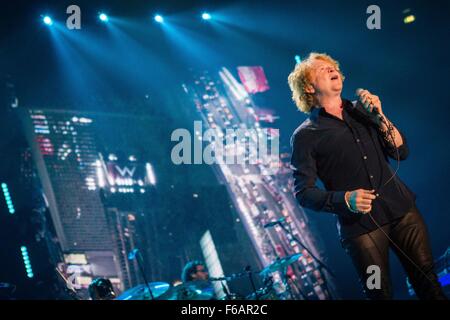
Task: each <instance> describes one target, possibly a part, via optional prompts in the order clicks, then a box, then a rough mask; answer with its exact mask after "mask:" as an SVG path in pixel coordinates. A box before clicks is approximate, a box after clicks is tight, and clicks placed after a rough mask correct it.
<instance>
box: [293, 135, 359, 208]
mask: <svg viewBox="0 0 450 320" xmlns="http://www.w3.org/2000/svg"><path fill="white" fill-rule="evenodd" d="M314 144H315V141H314V139H313V137H311V135H310V134H304V133H303V132H301V131H299V132H296V133H294V135H293V136H292V138H291V146H292V157H291V169H292V170H293V177H294V194H295V197H296V199H297V201H298V203H299V204H300V205H301V206H302V207H305V208H308V209H312V210H314V211H325V212H330V213H335V214H338V215H343V216H346V217H349V216H354V214H353V213H352V212H351V211H350V210H349V209H348V208H347V205H346V203H345V198H344V196H345V192H346V191H327V190H323V189H320V188H319V187H317V185H316V181H317V177H318V175H317V167H316V159H315V152H314Z"/></svg>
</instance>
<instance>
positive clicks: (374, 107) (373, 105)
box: [356, 88, 384, 122]
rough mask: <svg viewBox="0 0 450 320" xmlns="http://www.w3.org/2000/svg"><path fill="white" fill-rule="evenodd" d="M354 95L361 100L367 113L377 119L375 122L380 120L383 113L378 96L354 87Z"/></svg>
mask: <svg viewBox="0 0 450 320" xmlns="http://www.w3.org/2000/svg"><path fill="white" fill-rule="evenodd" d="M356 95H357V96H358V100H359V101H360V102H361V104H362V106H363V107H364V110H365V111H366V112H367V114H368V115H370V116H372V117H376V119H377V120H378V121H377V122H379V121H381V119H382V118H383V117H384V114H383V109H382V108H381V101H380V98H379V97H378V96H376V95H374V94H371V93H370V92H369V91H367V90H365V89H361V88H359V89H356Z"/></svg>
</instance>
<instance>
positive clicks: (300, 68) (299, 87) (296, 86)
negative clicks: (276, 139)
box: [288, 52, 345, 113]
mask: <svg viewBox="0 0 450 320" xmlns="http://www.w3.org/2000/svg"><path fill="white" fill-rule="evenodd" d="M316 59H317V60H323V61H326V62H329V63H331V64H332V65H334V67H335V68H336V70H337V71H338V72H339V73H340V74H341V77H342V80H344V79H345V77H344V75H343V74H342V72H341V70H340V69H339V62H337V61H336V60H334V59H333V58H332V57H330V56H329V55H327V54H326V53H317V52H311V53H310V54H309V55H308V57H307V58H306V59H305V60H303V61H302V62H300V63H298V64H297V65H296V66H295V68H294V70H293V71H292V72H291V73H290V74H289V77H288V83H289V87H290V88H291V91H292V100H294V102H295V105H296V106H297V108H298V109H299V110H300V111H302V112H304V113H310V111H311V108H312V107H313V106H314V103H315V101H314V95H313V94H312V93H308V92H306V90H305V89H306V87H307V86H308V85H311V80H312V79H311V74H312V71H313V68H312V62H313V61H314V60H316Z"/></svg>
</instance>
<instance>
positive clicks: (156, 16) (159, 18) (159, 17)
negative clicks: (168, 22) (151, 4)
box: [155, 14, 164, 23]
mask: <svg viewBox="0 0 450 320" xmlns="http://www.w3.org/2000/svg"><path fill="white" fill-rule="evenodd" d="M155 21H156V22H158V23H163V22H164V18H163V17H162V16H161V15H159V14H157V15H155Z"/></svg>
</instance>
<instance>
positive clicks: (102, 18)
mask: <svg viewBox="0 0 450 320" xmlns="http://www.w3.org/2000/svg"><path fill="white" fill-rule="evenodd" d="M98 18H99V19H100V20H101V21H103V22H108V20H109V19H108V16H107V15H106V14H105V13H100V14H99V15H98Z"/></svg>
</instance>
